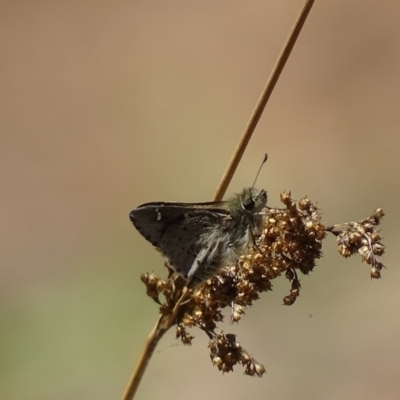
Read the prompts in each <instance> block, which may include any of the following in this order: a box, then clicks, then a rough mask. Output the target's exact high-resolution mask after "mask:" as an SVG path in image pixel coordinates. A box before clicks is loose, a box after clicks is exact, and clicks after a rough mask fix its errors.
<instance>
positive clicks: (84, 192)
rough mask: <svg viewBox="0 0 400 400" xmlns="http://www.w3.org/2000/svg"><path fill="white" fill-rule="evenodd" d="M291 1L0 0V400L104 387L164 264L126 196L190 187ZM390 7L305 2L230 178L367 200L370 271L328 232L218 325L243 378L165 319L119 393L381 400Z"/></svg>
mask: <svg viewBox="0 0 400 400" xmlns="http://www.w3.org/2000/svg"><path fill="white" fill-rule="evenodd" d="M301 6H302V2H301V1H289V0H284V1H270V0H263V1H261V0H258V1H251V2H243V1H236V0H234V1H230V2H229V3H228V2H225V1H215V0H213V1H202V2H187V1H180V0H177V1H169V2H160V1H157V2H155V1H146V2H144V1H118V0H117V1H96V2H93V1H85V0H80V1H68V2H66V1H64V2H51V1H35V2H23V1H3V2H2V13H1V16H0V51H1V63H0V71H1V73H0V102H1V104H0V115H1V119H0V135H1V146H0V160H1V169H0V176H1V198H0V210H1V228H0V229H1V231H0V235H1V240H0V246H1V248H0V254H1V265H0V268H1V270H0V274H1V278H0V279H1V280H0V321H1V331H0V335H1V336H0V338H1V340H0V352H1V357H0V398H1V399H5V400H14V399H26V398H29V399H31V400H37V399H40V400H47V399H119V398H120V396H121V395H122V393H123V391H124V388H125V386H126V384H127V382H128V379H129V376H130V374H131V372H132V370H133V367H134V365H135V363H136V360H137V357H138V355H139V354H140V351H141V348H142V345H143V343H144V341H145V339H146V337H147V335H148V333H149V331H150V330H151V328H152V327H153V325H154V323H155V321H156V319H157V315H158V307H157V305H156V304H155V303H154V302H153V301H152V300H151V299H149V298H148V297H147V296H146V293H145V287H144V285H143V284H142V283H141V281H140V275H141V274H142V273H143V272H146V271H154V272H156V273H158V274H160V275H161V276H165V274H166V270H165V268H164V267H163V261H162V258H161V256H160V255H159V254H158V253H157V252H156V251H154V249H153V248H152V246H151V245H150V244H149V243H148V242H146V241H145V240H144V239H143V238H142V237H141V236H140V234H139V233H138V232H137V231H136V230H135V229H134V228H133V226H132V225H131V223H130V221H129V219H128V213H129V212H130V211H131V210H132V209H133V208H135V207H137V206H138V205H139V204H141V203H144V202H148V201H156V200H162V201H185V202H196V201H197V202H198V201H208V200H210V199H211V198H212V196H213V193H214V191H215V189H216V187H217V185H218V183H219V180H220V178H221V176H222V173H223V171H224V169H225V167H226V165H227V163H228V161H229V159H230V157H231V154H232V152H233V150H234V148H235V146H236V144H237V141H238V139H239V137H240V135H241V133H242V131H243V129H244V127H245V125H246V123H247V121H248V118H249V116H250V114H251V112H252V110H253V108H254V106H255V103H256V101H257V99H258V97H259V95H260V93H261V90H262V88H263V87H264V84H265V82H266V79H267V77H268V76H269V74H270V72H271V70H272V68H273V65H274V63H275V61H276V59H277V56H278V54H279V53H280V51H281V48H282V46H283V43H284V42H285V40H286V38H287V36H288V33H289V31H290V29H291V27H292V24H293V22H294V20H295V18H296V16H297V14H298V12H299V10H300V8H301ZM399 16H400V3H399V2H395V1H387V2H384V3H382V2H376V1H368V0H367V1H366V0H354V1H351V2H348V1H344V0H338V1H335V2H332V1H317V2H316V4H315V5H314V8H313V10H312V11H311V14H310V16H309V19H308V20H307V22H306V25H305V27H304V29H303V32H302V33H301V35H300V38H299V41H298V43H297V45H296V47H295V49H294V51H293V53H292V56H291V57H290V59H289V61H288V64H287V66H286V68H285V70H284V72H283V74H282V76H281V79H280V81H279V82H278V84H277V87H276V89H275V91H274V93H273V95H272V98H271V101H270V103H269V105H268V107H267V109H266V111H265V113H264V115H263V117H262V120H261V122H260V124H259V126H258V127H257V130H256V132H255V136H254V138H253V140H252V141H251V142H250V145H249V147H248V150H247V152H246V154H245V156H244V159H243V161H242V163H241V165H240V167H239V170H238V171H237V174H236V175H235V178H234V180H233V182H232V184H231V186H230V188H229V193H235V192H238V191H240V190H241V189H242V188H243V187H245V186H249V185H251V184H252V182H253V180H254V177H255V174H256V171H257V169H258V167H259V165H260V162H261V160H262V158H263V155H264V153H265V152H268V154H269V160H268V162H267V164H266V165H265V166H264V168H263V170H262V172H261V174H260V176H259V178H258V186H259V187H262V188H265V189H267V190H268V193H269V204H270V205H275V206H276V205H279V194H280V193H281V192H282V191H283V190H291V191H292V195H293V198H296V199H300V198H301V197H303V196H305V195H308V196H309V197H310V198H311V199H312V200H313V201H317V202H318V204H319V206H320V207H321V208H322V209H323V211H324V218H325V222H326V223H327V224H331V223H338V222H345V221H350V220H359V219H362V218H365V217H368V216H369V215H370V214H371V213H372V211H373V210H374V209H375V208H376V207H378V206H382V207H383V208H384V210H385V212H386V217H385V219H384V223H383V226H382V229H383V236H384V244H386V246H387V253H386V255H385V257H384V259H383V262H384V264H386V265H387V267H388V269H387V270H385V271H383V279H381V280H379V281H375V280H374V281H371V280H370V277H369V272H370V268H369V266H367V265H365V264H362V263H361V260H360V258H359V257H354V258H351V259H348V260H344V259H342V258H341V257H340V256H339V254H338V253H337V250H336V243H335V239H334V238H333V237H330V238H328V239H327V240H326V241H325V243H324V254H325V257H324V258H323V259H321V260H320V261H319V263H318V266H317V267H316V268H315V270H314V272H312V273H311V274H310V276H308V277H302V280H301V283H302V287H303V290H302V293H301V296H300V298H299V299H298V300H297V302H296V303H295V304H294V305H293V306H292V307H283V306H282V298H283V297H284V296H285V295H286V294H288V291H289V285H288V282H287V281H286V280H285V279H277V280H276V282H275V283H274V291H273V292H271V293H268V294H264V295H263V297H262V298H261V299H260V300H259V301H258V302H256V303H255V305H254V306H253V307H252V308H251V309H249V310H247V314H246V316H245V318H244V319H243V320H242V322H241V323H240V324H239V325H234V326H232V325H230V324H229V322H228V321H227V322H226V323H225V324H223V325H221V329H223V330H224V331H225V332H226V333H227V332H231V333H235V334H237V335H238V339H239V341H240V342H241V343H242V345H243V346H244V347H245V348H246V349H247V350H248V352H249V353H250V354H252V355H253V356H254V357H255V358H256V359H257V360H258V361H259V362H261V363H263V364H264V365H265V367H266V368H267V375H265V376H264V377H263V378H262V379H259V378H250V377H247V376H244V375H243V371H242V370H241V368H239V367H238V368H236V370H235V372H234V373H229V374H225V375H222V374H221V373H220V372H218V370H217V369H216V368H214V367H213V366H212V365H211V362H210V359H209V355H208V349H207V344H208V341H207V338H206V336H205V335H204V334H203V333H202V332H200V331H197V330H193V331H192V334H193V335H194V336H196V339H195V340H194V344H193V346H191V347H185V346H183V345H181V344H179V343H178V342H177V341H176V340H175V338H174V332H170V334H168V335H167V336H166V337H164V338H163V340H162V342H161V343H160V345H159V347H158V348H157V351H156V354H155V355H154V357H153V358H152V360H151V363H150V365H149V368H148V370H147V372H146V374H145V376H144V379H143V381H142V384H141V387H140V389H139V391H138V393H137V397H136V399H149V398H151V399H159V398H162V399H165V400H168V399H181V398H190V399H194V400H197V399H204V398H205V396H207V398H209V399H216V398H218V399H226V398H230V399H242V398H246V399H259V398H260V395H261V397H262V398H267V399H293V398H296V399H312V398H313V399H329V400H330V399H358V398H360V399H361V398H362V399H377V398H380V399H385V400H387V399H398V394H399V392H400V381H399V375H400V342H399V340H398V338H399V336H400V317H399V300H400V294H399V278H400V272H399V269H398V268H397V267H398V258H397V257H398V255H399V254H398V252H399V229H398V224H399V207H398V204H399V201H400V189H399V177H398V175H399V173H398V162H399V161H398V160H399V145H400V136H399V133H398V132H399V127H400V112H399V103H400V23H399Z"/></svg>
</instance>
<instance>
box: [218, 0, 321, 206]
mask: <svg viewBox="0 0 400 400" xmlns="http://www.w3.org/2000/svg"><path fill="white" fill-rule="evenodd" d="M313 4H314V0H306V2H305V3H304V5H303V8H302V9H301V11H300V13H299V15H298V17H297V20H296V22H295V24H294V25H293V28H292V31H291V32H290V34H289V37H288V39H287V41H286V43H285V45H284V46H283V49H282V52H281V54H280V55H279V57H278V61H277V62H276V64H275V67H274V69H273V70H272V73H271V75H270V76H269V78H268V81H267V84H266V85H265V88H264V90H263V91H262V93H261V96H260V98H259V100H258V102H257V105H256V107H255V109H254V111H253V114H252V115H251V117H250V119H249V122H248V123H247V126H246V129H245V130H244V132H243V135H242V137H241V139H240V141H239V144H238V145H237V147H236V150H235V152H234V153H233V156H232V158H231V161H230V162H229V166H228V168H227V169H226V171H225V174H224V176H223V177H222V180H221V182H220V184H219V186H218V189H217V191H216V192H215V195H214V198H213V200H214V201H219V200H222V198H223V197H224V195H225V192H226V189H227V188H228V186H229V184H230V183H231V180H232V178H233V175H234V174H235V172H236V169H237V167H238V165H239V162H240V160H241V159H242V156H243V154H244V152H245V150H246V147H247V144H248V143H249V141H250V139H251V136H252V135H253V132H254V130H255V129H256V126H257V124H258V121H259V120H260V118H261V115H262V113H263V111H264V108H265V106H266V105H267V103H268V100H269V98H270V96H271V94H272V91H273V90H274V88H275V85H276V82H277V81H278V79H279V77H280V75H281V72H282V70H283V68H284V66H285V64H286V61H287V60H288V58H289V56H290V53H291V51H292V49H293V47H294V45H295V43H296V41H297V38H298V37H299V35H300V32H301V29H302V28H303V25H304V22H305V21H306V19H307V16H308V14H309V12H310V10H311V7H312V6H313Z"/></svg>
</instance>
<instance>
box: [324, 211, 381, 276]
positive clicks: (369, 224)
mask: <svg viewBox="0 0 400 400" xmlns="http://www.w3.org/2000/svg"><path fill="white" fill-rule="evenodd" d="M384 215H385V214H384V212H383V210H382V208H377V209H376V210H375V211H374V212H373V214H372V215H371V216H370V217H369V218H367V219H363V220H361V221H358V222H348V223H343V224H337V225H333V226H331V227H328V228H326V230H327V231H328V232H331V233H333V234H334V235H335V236H336V237H337V242H338V246H339V248H338V250H339V253H340V254H341V255H342V256H343V257H346V258H347V257H350V256H352V255H353V254H359V255H360V256H361V258H362V261H363V262H365V263H367V264H369V265H371V273H370V274H371V279H379V278H380V277H381V271H382V269H383V268H384V265H383V264H382V263H381V262H380V261H378V259H377V257H380V256H382V255H383V254H384V252H385V246H384V245H383V244H382V243H381V241H382V237H381V235H380V230H379V229H378V228H377V227H378V225H379V224H380V223H381V220H382V218H383V217H384Z"/></svg>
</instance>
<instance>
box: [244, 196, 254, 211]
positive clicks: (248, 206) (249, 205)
mask: <svg viewBox="0 0 400 400" xmlns="http://www.w3.org/2000/svg"><path fill="white" fill-rule="evenodd" d="M254 206H255V203H254V200H253V198H252V197H247V198H246V199H244V200H243V208H244V209H245V210H252V209H253V208H254Z"/></svg>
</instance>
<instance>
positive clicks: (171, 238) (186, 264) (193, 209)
mask: <svg viewBox="0 0 400 400" xmlns="http://www.w3.org/2000/svg"><path fill="white" fill-rule="evenodd" d="M223 206H224V202H210V203H162V202H160V203H147V204H143V205H142V206H139V207H138V208H137V209H136V210H133V211H132V212H131V213H130V215H129V217H130V219H131V221H132V223H133V224H134V225H135V227H136V229H137V230H138V231H139V232H140V233H141V234H142V235H143V236H144V237H145V238H146V239H147V240H148V241H149V242H151V243H152V244H153V245H154V246H156V247H157V248H159V249H160V251H161V252H162V254H163V255H164V257H165V258H166V260H167V261H168V263H169V264H170V265H171V267H172V268H173V269H175V270H176V271H177V272H179V273H180V274H182V275H183V276H184V277H185V278H187V276H188V273H189V271H190V270H192V271H193V269H194V268H193V264H194V263H195V261H196V260H197V262H199V263H200V260H201V259H202V258H203V256H202V254H201V255H200V256H199V253H200V252H202V251H203V252H204V251H207V250H206V249H203V248H202V246H203V243H202V241H201V236H202V234H203V233H204V232H206V231H207V230H213V229H214V228H215V229H217V227H218V226H220V225H221V224H223V221H224V220H225V219H226V217H227V216H229V215H230V213H229V211H228V210H225V209H224V208H223Z"/></svg>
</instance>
